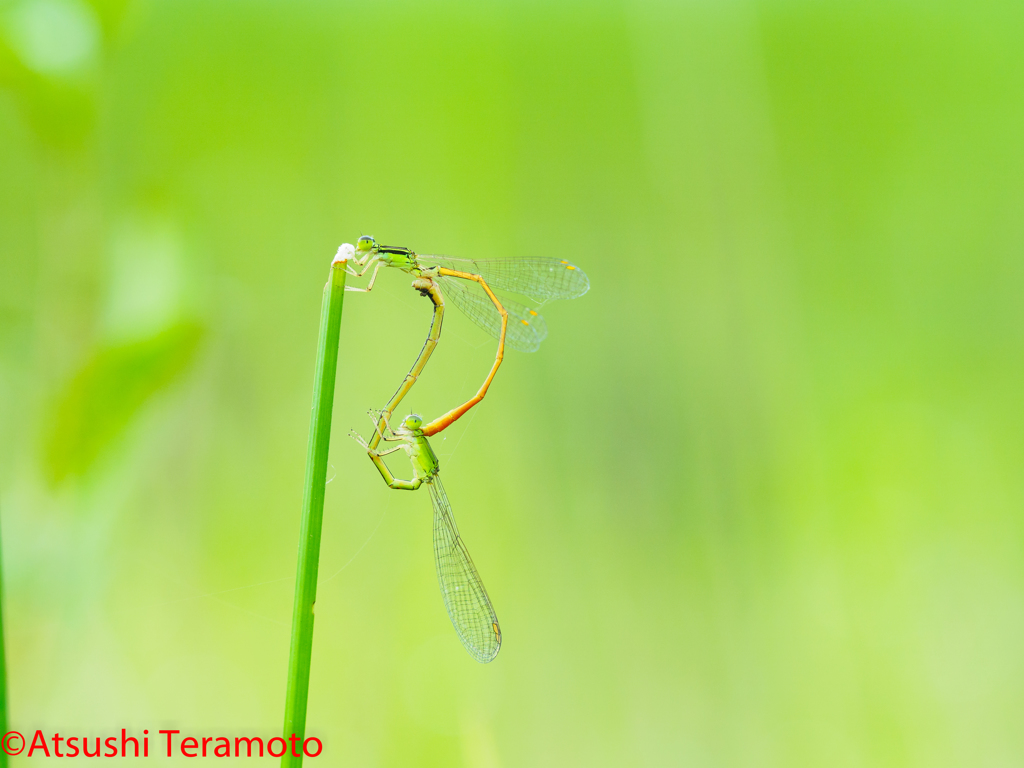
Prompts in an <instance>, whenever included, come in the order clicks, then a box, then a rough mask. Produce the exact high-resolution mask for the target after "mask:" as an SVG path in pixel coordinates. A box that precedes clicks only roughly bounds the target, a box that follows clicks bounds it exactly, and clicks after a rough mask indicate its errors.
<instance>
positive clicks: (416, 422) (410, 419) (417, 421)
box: [402, 413, 423, 429]
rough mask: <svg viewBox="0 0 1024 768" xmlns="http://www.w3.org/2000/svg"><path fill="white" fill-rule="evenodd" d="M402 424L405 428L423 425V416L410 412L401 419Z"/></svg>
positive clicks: (417, 427) (416, 427) (415, 427)
mask: <svg viewBox="0 0 1024 768" xmlns="http://www.w3.org/2000/svg"><path fill="white" fill-rule="evenodd" d="M402 426H403V427H405V428H406V429H419V428H420V427H422V426H423V417H422V416H420V415H419V414H418V413H410V414H409V415H408V416H406V417H405V419H404V420H403V421H402Z"/></svg>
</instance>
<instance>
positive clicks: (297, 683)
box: [281, 246, 352, 768]
mask: <svg viewBox="0 0 1024 768" xmlns="http://www.w3.org/2000/svg"><path fill="white" fill-rule="evenodd" d="M351 247H352V246H348V248H349V249H350V248H351ZM345 248H346V247H345V246H342V250H339V251H338V257H337V258H336V259H335V260H334V263H333V264H331V276H330V278H329V279H328V280H327V285H326V286H325V287H324V301H323V308H322V309H321V312H320V343H319V346H318V349H317V354H316V378H315V380H314V381H313V412H312V414H311V416H310V424H309V446H308V448H307V449H306V484H305V489H304V491H303V494H302V526H301V529H300V533H299V564H298V571H297V573H296V577H295V608H294V611H293V613H292V645H291V652H290V653H289V656H288V694H287V698H286V699H285V707H284V738H285V741H287V742H288V749H287V751H286V752H285V754H284V756H283V757H282V758H281V768H299V766H301V765H302V741H303V739H304V738H305V735H306V701H307V697H308V695H309V664H310V656H311V655H312V652H313V604H314V603H315V602H316V576H317V569H318V567H319V565H320V530H321V528H322V526H323V520H324V491H325V489H326V485H327V453H328V450H329V448H330V443H331V410H332V408H333V406H334V379H335V374H336V373H337V370H338V339H339V337H340V335H341V306H342V301H343V299H344V298H345V255H346V253H345ZM293 736H294V737H295V739H296V740H295V741H292V737H293ZM293 748H294V751H295V752H298V756H296V755H295V754H294V753H293Z"/></svg>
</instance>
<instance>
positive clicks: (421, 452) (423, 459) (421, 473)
mask: <svg viewBox="0 0 1024 768" xmlns="http://www.w3.org/2000/svg"><path fill="white" fill-rule="evenodd" d="M405 450H406V452H407V453H408V454H409V461H411V462H412V472H413V475H414V476H415V477H416V478H417V479H419V480H429V479H430V478H432V477H433V476H434V475H436V474H437V471H438V469H439V468H440V463H439V462H438V460H437V456H436V454H435V453H434V449H433V448H431V447H430V443H428V442H427V438H426V437H425V436H424V435H423V432H422V431H420V430H418V429H417V430H415V431H414V432H412V433H411V434H410V435H409V436H408V437H406V449H405Z"/></svg>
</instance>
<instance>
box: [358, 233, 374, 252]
mask: <svg viewBox="0 0 1024 768" xmlns="http://www.w3.org/2000/svg"><path fill="white" fill-rule="evenodd" d="M375 245H377V241H376V240H374V239H373V238H372V237H370V236H369V235H363V236H362V237H360V238H359V239H358V240H356V250H357V251H359V252H360V253H366V252H367V251H370V250H373V247H374V246H375Z"/></svg>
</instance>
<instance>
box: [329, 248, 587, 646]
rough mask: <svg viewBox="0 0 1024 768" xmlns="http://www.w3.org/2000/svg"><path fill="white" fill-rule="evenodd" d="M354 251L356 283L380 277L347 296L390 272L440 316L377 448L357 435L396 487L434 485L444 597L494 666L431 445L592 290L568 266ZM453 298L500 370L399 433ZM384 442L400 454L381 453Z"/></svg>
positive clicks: (492, 623) (491, 641)
mask: <svg viewBox="0 0 1024 768" xmlns="http://www.w3.org/2000/svg"><path fill="white" fill-rule="evenodd" d="M343 247H345V246H343ZM348 247H351V246H348ZM355 251H356V258H355V259H354V260H353V264H354V266H349V267H348V270H349V274H351V275H354V276H356V277H361V276H363V275H365V274H366V273H367V272H371V270H372V272H371V274H370V279H369V282H368V283H367V285H366V287H365V288H354V287H348V288H346V290H351V291H363V292H369V291H370V290H372V288H373V284H374V282H375V281H376V279H377V274H378V273H379V271H380V269H381V267H392V268H396V269H399V270H401V271H403V272H407V273H408V274H410V275H412V276H413V278H414V280H413V283H412V287H413V288H415V289H416V290H417V291H419V292H420V293H421V294H423V295H424V296H427V297H429V298H430V300H431V302H432V303H433V306H434V312H433V318H432V320H431V324H430V330H429V332H428V333H427V339H426V341H425V342H424V345H423V349H422V350H421V351H420V354H419V356H418V357H417V358H416V361H415V362H414V363H413V365H412V368H410V369H409V373H408V374H406V377H405V379H404V380H403V382H402V384H401V385H400V386H399V388H398V390H397V391H396V392H395V394H394V395H393V396H392V397H391V399H390V400H389V401H388V403H387V405H385V406H384V407H383V408H382V409H380V410H379V411H371V414H372V415H373V418H374V422H375V423H374V431H373V435H372V436H371V437H370V439H369V441H367V440H364V439H363V438H362V437H360V436H359V435H357V434H356V433H355V432H354V431H353V432H351V433H350V434H351V435H352V436H353V437H354V438H355V439H356V440H357V441H358V442H359V443H360V445H362V446H363V447H364V448H366V452H367V453H368V454H369V456H370V459H371V460H372V461H373V463H374V465H375V466H376V467H377V469H378V471H379V472H380V474H381V476H382V477H383V478H384V481H385V482H386V483H387V484H388V487H389V488H392V489H395V490H416V489H418V488H419V487H420V486H421V485H424V484H425V485H427V487H428V488H429V489H430V498H431V501H432V502H433V507H434V562H435V565H436V567H437V578H438V582H439V583H440V586H441V595H442V597H443V598H444V604H445V607H446V608H447V609H448V615H449V617H450V618H451V620H452V624H453V625H454V627H455V631H456V632H457V633H458V635H459V639H460V640H462V644H463V645H464V646H465V647H466V650H467V651H469V653H470V655H471V656H473V658H474V659H476V660H477V661H480V662H483V663H486V662H488V661H491V660H492V659H493V658H494V657H495V656H496V655H497V653H498V649H499V648H500V647H501V628H500V627H499V625H498V617H497V615H496V614H495V613H494V607H493V606H492V605H491V601H490V598H489V597H488V596H487V590H486V589H484V585H483V582H482V581H481V580H480V575H479V573H478V572H477V570H476V567H475V566H474V565H473V560H472V559H471V558H470V556H469V552H468V551H467V549H466V546H465V544H464V543H463V541H462V538H461V536H460V535H459V530H458V528H457V527H456V525H455V518H454V516H453V515H452V509H451V505H450V504H449V502H448V496H447V494H446V493H445V491H444V486H442V485H441V478H440V474H439V472H440V464H439V462H438V460H437V456H436V455H435V454H434V451H433V450H432V449H431V447H430V443H429V442H428V441H427V438H428V437H429V436H431V435H435V434H437V433H438V432H441V431H442V430H444V429H446V428H447V427H449V426H451V425H452V424H453V423H455V421H456V420H457V419H459V418H460V417H461V416H463V415H464V414H465V413H466V412H467V411H469V410H470V409H471V408H472V407H473V406H475V405H476V404H477V403H479V402H480V401H481V400H483V399H484V396H485V395H486V394H487V390H488V388H489V387H490V385H491V381H493V379H494V375H495V374H496V373H497V372H498V367H499V366H500V365H501V362H502V360H503V358H504V354H505V346H506V344H507V345H508V346H509V347H511V348H513V349H516V350H519V351H521V352H536V351H537V350H538V349H539V348H540V344H541V342H542V341H544V339H545V337H546V336H547V324H546V323H545V321H544V318H543V316H542V315H541V314H540V312H539V309H540V307H541V306H543V304H544V303H545V302H548V301H551V300H554V299H575V298H577V297H579V296H582V295H583V294H584V293H586V292H587V290H588V289H589V288H590V282H589V280H588V279H587V276H586V275H585V274H584V272H583V270H581V269H580V268H579V267H577V266H576V265H575V264H572V263H570V262H569V261H566V260H562V259H538V258H524V259H457V258H453V257H450V256H430V255H421V254H417V253H415V252H414V251H412V250H411V249H409V248H404V247H396V246H387V245H381V244H379V243H377V241H376V240H374V239H373V238H372V237H366V236H364V237H360V238H359V240H358V241H357V243H356V247H355ZM496 291H497V292H498V293H495V292H496ZM501 293H514V294H518V295H520V296H524V297H526V298H527V299H529V300H530V301H532V302H533V305H532V306H531V305H528V304H524V303H520V302H518V301H515V300H511V299H508V298H504V297H503V296H499V294H501ZM445 297H447V298H449V299H451V301H452V303H453V304H455V306H457V307H458V308H459V309H460V310H462V312H463V313H464V314H465V315H466V316H467V317H469V319H470V320H472V321H473V322H474V323H476V324H477V325H478V326H480V327H481V328H483V329H484V330H485V331H487V332H488V333H489V334H491V335H492V336H494V337H495V338H496V339H498V350H497V353H496V355H495V358H494V363H493V365H492V366H491V369H490V371H489V373H488V374H487V378H486V379H484V382H483V384H482V385H481V386H480V388H479V390H478V391H477V393H476V394H475V395H474V396H473V397H472V398H470V399H469V400H467V401H466V402H465V403H463V404H462V405H459V406H457V407H455V408H453V409H452V410H450V411H448V412H447V413H445V414H444V415H442V416H440V417H438V418H436V419H434V420H433V421H430V422H428V423H424V422H423V419H422V418H421V417H420V416H419V415H417V414H411V415H409V416H407V417H406V418H405V419H404V420H403V421H402V423H401V425H400V426H398V427H396V428H394V429H392V428H391V426H390V420H391V416H392V414H393V413H394V410H395V408H397V407H398V404H399V403H400V402H401V401H402V398H404V397H405V395H406V394H407V393H408V392H409V390H410V389H411V388H412V386H413V384H415V383H416V380H417V379H418V378H419V376H420V374H421V373H422V372H423V368H424V367H425V366H426V364H427V360H428V359H429V358H430V355H431V353H432V352H433V351H434V348H435V347H436V346H437V341H438V339H439V338H440V335H441V322H442V319H443V317H444V308H445ZM382 440H383V441H386V442H395V443H398V445H397V446H395V447H393V448H390V449H387V450H378V447H379V446H380V443H381V441H382ZM399 450H403V451H405V453H406V454H407V455H408V457H409V460H410V462H411V464H412V472H413V479H412V480H400V479H397V478H396V477H395V476H394V475H393V474H392V473H391V470H389V469H388V467H387V465H386V464H385V463H384V459H383V458H382V457H384V456H386V455H388V454H389V453H394V452H395V451H399Z"/></svg>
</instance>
